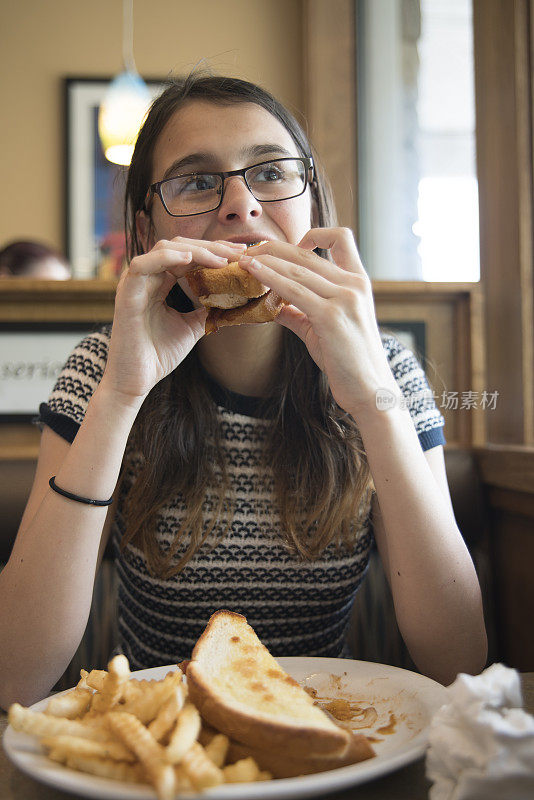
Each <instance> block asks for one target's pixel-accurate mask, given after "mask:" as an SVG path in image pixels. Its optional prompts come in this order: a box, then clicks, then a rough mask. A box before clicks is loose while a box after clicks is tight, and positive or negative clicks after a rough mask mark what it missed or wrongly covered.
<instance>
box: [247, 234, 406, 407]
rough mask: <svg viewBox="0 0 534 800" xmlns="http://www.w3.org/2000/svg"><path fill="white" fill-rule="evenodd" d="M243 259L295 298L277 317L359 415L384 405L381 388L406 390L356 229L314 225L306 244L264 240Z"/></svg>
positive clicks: (339, 396)
mask: <svg viewBox="0 0 534 800" xmlns="http://www.w3.org/2000/svg"><path fill="white" fill-rule="evenodd" d="M316 247H319V248H321V249H324V250H329V251H330V254H331V256H332V259H333V263H332V261H328V260H327V259H325V258H321V257H320V256H318V255H317V254H316V253H314V252H313V250H314V248H316ZM251 257H252V258H251ZM239 263H240V264H241V266H242V267H243V268H244V269H246V270H247V272H250V273H251V274H252V275H254V276H255V277H256V278H257V279H258V280H259V281H261V283H263V284H265V286H268V287H269V288H271V289H273V290H274V291H275V292H277V294H279V295H280V296H281V297H283V298H284V299H285V300H287V301H288V302H289V303H291V305H288V306H285V307H284V308H283V309H282V311H281V312H280V314H279V316H278V317H277V321H278V322H280V324H282V325H284V326H285V327H286V328H289V329H290V330H291V331H293V333H295V334H296V335H297V336H298V337H300V339H302V341H303V342H304V343H305V345H306V347H307V348H308V351H309V353H310V355H311V357H312V358H313V360H314V361H315V363H316V364H317V365H318V367H319V368H320V369H321V370H322V371H323V372H324V373H325V374H326V376H327V378H328V381H329V384H330V389H331V391H332V395H333V396H334V399H335V400H336V402H337V403H338V405H340V406H341V407H342V408H343V409H345V411H348V412H349V413H351V414H352V415H353V416H354V417H357V416H358V413H359V412H360V413H361V412H363V411H364V410H365V409H367V408H370V407H372V408H376V392H377V390H378V389H383V388H386V389H389V390H390V391H392V392H393V393H394V394H395V395H398V394H399V388H398V386H397V384H396V381H395V379H394V377H393V374H392V372H391V370H390V368H389V364H388V362H387V358H386V354H385V352H384V348H383V346H382V342H381V339H380V333H379V330H378V325H377V321H376V316H375V309H374V302H373V292H372V287H371V281H370V279H369V276H368V275H367V273H366V272H365V270H364V268H363V266H362V263H361V260H360V256H359V254H358V250H357V248H356V243H355V241H354V236H353V234H352V231H351V230H349V229H348V228H313V229H312V230H310V231H309V232H308V233H307V234H306V235H305V236H304V238H303V239H302V240H301V241H300V242H299V244H298V245H292V244H288V243H285V242H278V241H271V242H267V243H265V244H262V245H257V246H254V247H253V248H251V249H250V250H249V257H247V256H245V257H243V258H241V259H240V262H239Z"/></svg>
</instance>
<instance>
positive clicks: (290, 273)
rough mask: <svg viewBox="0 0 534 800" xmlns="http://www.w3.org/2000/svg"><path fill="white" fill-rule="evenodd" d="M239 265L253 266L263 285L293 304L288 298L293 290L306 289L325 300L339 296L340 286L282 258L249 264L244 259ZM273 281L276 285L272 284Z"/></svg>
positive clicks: (258, 260)
mask: <svg viewBox="0 0 534 800" xmlns="http://www.w3.org/2000/svg"><path fill="white" fill-rule="evenodd" d="M239 263H240V264H242V265H243V266H244V267H245V269H247V268H248V267H250V266H252V270H254V269H256V272H253V274H254V275H255V277H257V278H258V280H260V281H261V283H264V284H265V285H266V286H269V287H270V288H271V289H274V290H275V292H278V294H280V295H281V296H282V297H284V298H285V299H286V300H290V301H291V302H292V300H291V297H290V296H288V292H291V290H292V289H293V290H296V291H299V289H302V288H305V289H308V290H309V291H310V292H311V293H313V294H314V295H317V296H319V297H322V298H324V299H325V300H326V299H330V298H332V297H337V296H338V295H339V291H340V286H339V285H338V284H337V283H334V282H333V281H331V280H328V279H327V278H325V277H323V276H322V275H318V274H317V273H316V272H313V271H312V270H311V269H309V268H308V267H304V266H302V265H300V264H295V263H294V262H293V261H285V260H284V259H282V258H276V257H275V256H267V255H264V256H259V257H258V258H254V259H252V261H251V262H248V259H247V258H246V257H244V258H242V259H240V261H239ZM262 268H267V269H269V270H271V272H272V273H276V277H273V276H272V275H271V273H269V272H268V271H267V269H265V270H264V271H262ZM337 274H339V270H336V271H335V272H334V275H333V276H332V277H335V276H336V275H337ZM342 274H344V273H342ZM262 276H263V277H262ZM264 278H265V280H264ZM273 280H274V283H272V281H273ZM296 287H299V289H296ZM343 288H344V287H343Z"/></svg>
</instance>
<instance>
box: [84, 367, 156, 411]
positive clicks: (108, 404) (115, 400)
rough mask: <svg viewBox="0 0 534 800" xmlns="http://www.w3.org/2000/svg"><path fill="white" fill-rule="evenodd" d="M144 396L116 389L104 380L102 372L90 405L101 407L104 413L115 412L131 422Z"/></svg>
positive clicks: (104, 376)
mask: <svg viewBox="0 0 534 800" xmlns="http://www.w3.org/2000/svg"><path fill="white" fill-rule="evenodd" d="M145 397H146V395H129V394H127V393H125V392H121V391H120V390H117V389H116V388H115V387H114V386H112V385H110V383H109V382H108V381H107V380H106V373H105V372H104V375H103V377H102V380H101V381H100V383H99V384H98V386H97V388H96V389H95V392H94V394H93V397H92V398H91V406H92V407H93V408H94V407H99V408H101V409H102V411H103V412H104V413H108V414H113V413H115V414H119V415H120V416H121V417H123V418H126V419H128V418H131V421H132V422H133V420H134V419H135V417H136V416H137V414H138V413H139V409H140V408H141V406H142V405H143V403H144V401H145Z"/></svg>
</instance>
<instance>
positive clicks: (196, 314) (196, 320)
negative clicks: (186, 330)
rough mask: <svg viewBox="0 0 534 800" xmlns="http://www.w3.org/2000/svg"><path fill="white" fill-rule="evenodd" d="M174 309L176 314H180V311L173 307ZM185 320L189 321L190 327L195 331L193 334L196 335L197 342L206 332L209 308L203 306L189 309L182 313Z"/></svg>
mask: <svg viewBox="0 0 534 800" xmlns="http://www.w3.org/2000/svg"><path fill="white" fill-rule="evenodd" d="M171 310H172V311H174V313H175V314H180V312H179V311H175V309H171ZM180 316H181V317H182V319H183V320H184V322H187V324H188V325H189V327H190V328H191V330H192V332H193V336H194V337H195V342H198V340H199V339H202V337H203V336H204V335H205V334H206V317H207V316H208V312H207V309H205V308H204V306H202V307H201V308H196V309H195V310H194V311H188V312H187V313H184V314H180Z"/></svg>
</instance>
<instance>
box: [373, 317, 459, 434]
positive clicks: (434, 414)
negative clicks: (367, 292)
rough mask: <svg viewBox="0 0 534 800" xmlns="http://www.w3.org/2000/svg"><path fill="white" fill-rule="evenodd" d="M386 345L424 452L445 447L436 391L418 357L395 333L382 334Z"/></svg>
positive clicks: (389, 359)
mask: <svg viewBox="0 0 534 800" xmlns="http://www.w3.org/2000/svg"><path fill="white" fill-rule="evenodd" d="M381 338H382V344H383V346H384V350H385V352H386V355H387V359H388V363H389V366H390V369H391V371H392V373H393V377H394V378H395V380H396V381H397V384H398V386H399V389H400V390H401V392H402V394H403V397H404V400H405V402H406V406H407V408H408V410H409V412H410V416H411V418H412V421H413V424H414V426H415V430H416V431H417V435H418V436H419V441H420V443H421V447H422V449H423V450H430V449H431V448H432V447H437V446H438V445H444V444H445V436H444V434H443V427H444V425H445V420H444V418H443V416H442V415H441V414H440V412H439V410H438V408H437V406H436V403H435V400H434V395H433V392H432V389H431V388H430V386H429V384H428V381H427V378H426V375H425V373H424V371H423V369H422V367H421V365H420V364H419V362H418V361H417V359H416V357H415V356H414V354H413V353H412V351H411V350H409V349H408V348H407V347H405V345H403V344H402V343H401V342H399V340H398V339H397V338H396V337H395V336H392V335H391V334H386V333H382V334H381Z"/></svg>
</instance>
